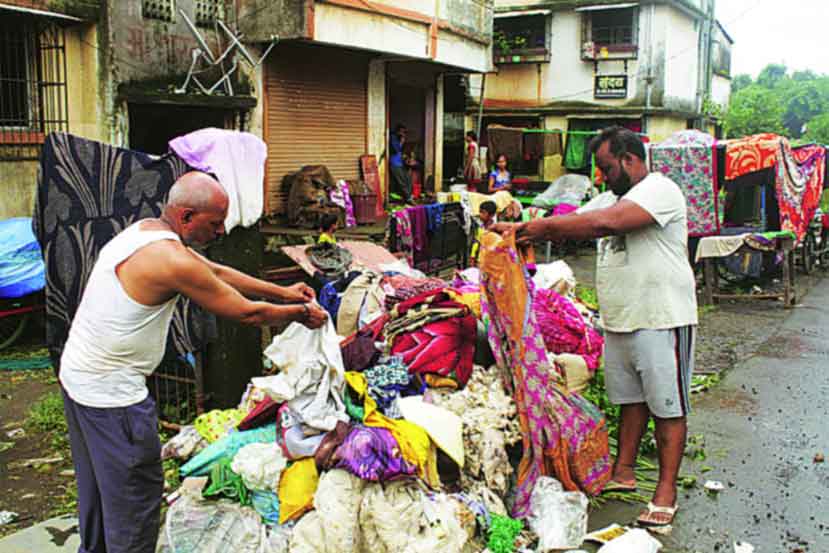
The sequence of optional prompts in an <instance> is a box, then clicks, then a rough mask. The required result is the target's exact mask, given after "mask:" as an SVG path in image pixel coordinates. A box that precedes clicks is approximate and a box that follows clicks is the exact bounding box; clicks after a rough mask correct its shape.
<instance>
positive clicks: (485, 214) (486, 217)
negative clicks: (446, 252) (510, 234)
mask: <svg viewBox="0 0 829 553" xmlns="http://www.w3.org/2000/svg"><path fill="white" fill-rule="evenodd" d="M479 209H480V211H479V212H478V218H479V219H480V220H481V225H480V226H479V227H478V230H477V231H476V233H475V242H474V243H473V244H472V252H471V253H470V255H469V264H470V265H471V266H472V267H474V266H476V265H477V263H478V250H479V248H480V243H481V236H483V234H484V231H487V230H489V229H490V228H492V226H493V225H494V224H495V212H496V211H497V210H498V208H497V206H496V205H495V202H493V201H489V200H487V201H485V202H483V203H481V207H480V208H479Z"/></svg>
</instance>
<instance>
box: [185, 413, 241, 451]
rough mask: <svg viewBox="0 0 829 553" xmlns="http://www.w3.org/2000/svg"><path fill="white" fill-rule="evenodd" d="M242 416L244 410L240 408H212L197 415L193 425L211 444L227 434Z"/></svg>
mask: <svg viewBox="0 0 829 553" xmlns="http://www.w3.org/2000/svg"><path fill="white" fill-rule="evenodd" d="M244 418H245V412H244V411H242V410H241V409H225V410H224V411H222V410H219V409H214V410H212V411H208V412H207V413H204V414H201V415H199V416H198V417H197V418H196V420H195V421H194V422H193V426H194V427H195V428H196V432H198V433H199V435H200V436H201V437H202V438H204V439H205V440H207V442H208V443H211V444H212V443H213V442H215V441H217V440H218V439H219V438H221V437H223V436H224V435H225V434H227V432H228V430H230V429H231V428H235V427H236V425H237V424H239V423H240V422H242V419H244Z"/></svg>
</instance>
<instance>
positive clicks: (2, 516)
mask: <svg viewBox="0 0 829 553" xmlns="http://www.w3.org/2000/svg"><path fill="white" fill-rule="evenodd" d="M15 520H17V513H15V512H13V511H0V526H2V525H3V524H11V523H12V522H14V521H15Z"/></svg>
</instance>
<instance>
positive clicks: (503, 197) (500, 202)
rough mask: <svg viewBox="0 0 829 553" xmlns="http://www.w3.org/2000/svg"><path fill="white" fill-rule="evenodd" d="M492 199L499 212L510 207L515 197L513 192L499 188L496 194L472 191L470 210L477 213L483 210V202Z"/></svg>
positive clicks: (470, 194)
mask: <svg viewBox="0 0 829 553" xmlns="http://www.w3.org/2000/svg"><path fill="white" fill-rule="evenodd" d="M486 201H491V202H495V209H496V210H497V212H498V213H501V212H502V211H504V210H505V209H506V208H507V207H509V205H510V204H512V202H514V201H515V200H514V198H513V197H512V194H510V193H509V192H507V191H506V190H499V191H498V192H496V193H495V194H479V193H477V192H470V193H469V209H470V211H471V212H472V213H473V214H475V215H477V214H478V213H480V212H481V204H482V203H484V202H486Z"/></svg>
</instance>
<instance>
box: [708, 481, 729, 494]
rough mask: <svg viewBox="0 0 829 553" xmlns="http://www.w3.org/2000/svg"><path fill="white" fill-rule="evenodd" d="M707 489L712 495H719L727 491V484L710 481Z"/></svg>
mask: <svg viewBox="0 0 829 553" xmlns="http://www.w3.org/2000/svg"><path fill="white" fill-rule="evenodd" d="M705 489H706V490H708V491H709V492H711V493H719V492H721V491H723V490H724V489H725V484H723V483H722V482H719V481H717V480H709V481H708V482H706V483H705Z"/></svg>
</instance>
